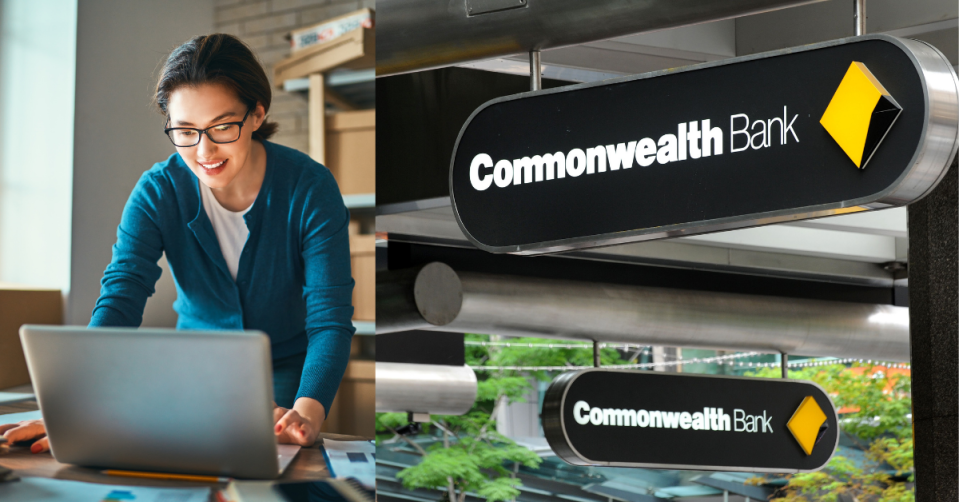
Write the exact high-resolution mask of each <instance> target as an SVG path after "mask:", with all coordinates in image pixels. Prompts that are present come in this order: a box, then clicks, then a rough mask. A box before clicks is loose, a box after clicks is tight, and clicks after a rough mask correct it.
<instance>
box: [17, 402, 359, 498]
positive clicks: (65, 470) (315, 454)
mask: <svg viewBox="0 0 959 502" xmlns="http://www.w3.org/2000/svg"><path fill="white" fill-rule="evenodd" d="M37 409H39V408H38V407H37V402H36V401H22V402H19V403H14V404H6V405H0V415H3V414H7V413H20V412H24V411H36V410H37ZM0 421H2V417H0ZM320 437H326V438H330V439H337V440H345V441H350V440H360V439H363V438H361V437H357V436H344V435H342V434H329V433H321V434H320ZM0 465H2V466H4V467H6V468H8V469H13V470H14V471H16V472H17V474H18V475H20V476H40V477H45V478H55V479H67V480H71V481H86V482H89V483H102V484H111V485H127V486H154V487H198V486H217V487H221V488H222V487H225V484H224V483H196V482H190V481H164V480H154V479H142V478H126V477H122V478H121V477H117V476H107V475H105V474H101V473H100V470H99V469H90V468H87V467H79V466H75V465H70V464H61V463H60V462H57V461H56V459H54V458H53V455H50V452H45V453H30V447H28V446H11V447H10V452H9V453H6V454H3V453H0ZM328 477H329V471H328V470H327V468H326V462H325V461H324V460H323V452H322V451H321V450H320V448H319V445H318V444H317V445H314V446H312V447H310V448H302V449H300V452H299V453H298V454H297V455H296V458H294V459H293V462H292V463H291V464H290V465H289V466H288V467H287V468H286V471H284V472H283V475H282V476H281V477H280V478H279V479H280V480H286V481H293V480H310V479H324V478H328Z"/></svg>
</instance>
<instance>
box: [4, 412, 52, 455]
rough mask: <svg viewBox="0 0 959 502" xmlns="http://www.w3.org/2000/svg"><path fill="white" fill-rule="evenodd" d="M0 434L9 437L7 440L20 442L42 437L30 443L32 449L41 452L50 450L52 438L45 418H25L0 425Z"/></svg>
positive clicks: (34, 451)
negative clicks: (48, 432) (49, 435)
mask: <svg viewBox="0 0 959 502" xmlns="http://www.w3.org/2000/svg"><path fill="white" fill-rule="evenodd" d="M0 435H2V436H3V437H5V438H7V442H10V443H18V442H20V441H30V440H31V439H36V438H40V439H39V440H38V441H36V442H35V443H33V444H32V445H30V451H32V452H33V453H41V452H45V451H50V438H48V437H47V428H46V427H45V426H44V425H43V420H24V421H23V422H17V423H15V424H4V425H0Z"/></svg>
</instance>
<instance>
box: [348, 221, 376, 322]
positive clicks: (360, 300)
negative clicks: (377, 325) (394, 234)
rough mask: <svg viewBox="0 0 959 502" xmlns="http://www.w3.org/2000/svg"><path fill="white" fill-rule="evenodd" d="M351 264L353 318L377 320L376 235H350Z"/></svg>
mask: <svg viewBox="0 0 959 502" xmlns="http://www.w3.org/2000/svg"><path fill="white" fill-rule="evenodd" d="M350 266H351V267H352V269H353V280H354V281H356V285H355V286H353V319H356V320H358V321H374V320H376V237H375V236H373V235H354V236H352V237H350Z"/></svg>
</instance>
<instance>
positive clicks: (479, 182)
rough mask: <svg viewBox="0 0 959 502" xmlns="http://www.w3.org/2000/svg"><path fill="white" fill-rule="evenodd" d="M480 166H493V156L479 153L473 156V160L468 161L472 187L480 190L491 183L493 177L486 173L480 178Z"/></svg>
mask: <svg viewBox="0 0 959 502" xmlns="http://www.w3.org/2000/svg"><path fill="white" fill-rule="evenodd" d="M480 167H493V158H492V157H490V156H489V155H487V154H485V153H481V154H479V155H477V156H475V157H473V162H471V163H470V184H472V185H473V188H475V189H476V190H479V191H480V192H482V191H483V190H486V189H487V188H489V186H490V185H492V184H493V177H492V176H490V175H489V174H487V175H485V176H483V177H482V178H480V176H479V170H480Z"/></svg>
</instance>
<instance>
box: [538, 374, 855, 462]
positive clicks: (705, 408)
mask: <svg viewBox="0 0 959 502" xmlns="http://www.w3.org/2000/svg"><path fill="white" fill-rule="evenodd" d="M542 420H543V431H544V432H545V434H546V439H547V440H548V441H549V445H550V447H552V449H553V452H555V453H556V454H557V455H559V456H560V458H562V459H563V460H565V461H566V462H569V463H571V464H576V465H602V466H614V467H647V468H662V469H695V470H719V471H747V472H808V471H815V470H818V469H821V468H822V467H823V466H825V465H826V463H827V462H828V461H829V459H830V458H831V457H832V454H833V452H834V451H835V449H836V445H837V444H838V443H839V423H838V421H837V417H836V410H835V408H834V406H833V404H832V401H831V400H830V399H829V396H828V395H826V393H825V392H824V391H823V389H822V388H821V387H819V386H818V385H816V384H814V383H811V382H805V381H800V380H772V379H764V378H740V377H722V376H701V375H682V374H677V373H661V372H640V371H625V370H611V369H594V370H584V371H576V372H571V373H565V374H563V375H561V376H559V377H557V378H556V379H555V380H554V381H553V383H552V384H551V385H550V387H549V389H548V390H547V391H546V396H545V400H544V401H543V415H542Z"/></svg>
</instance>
